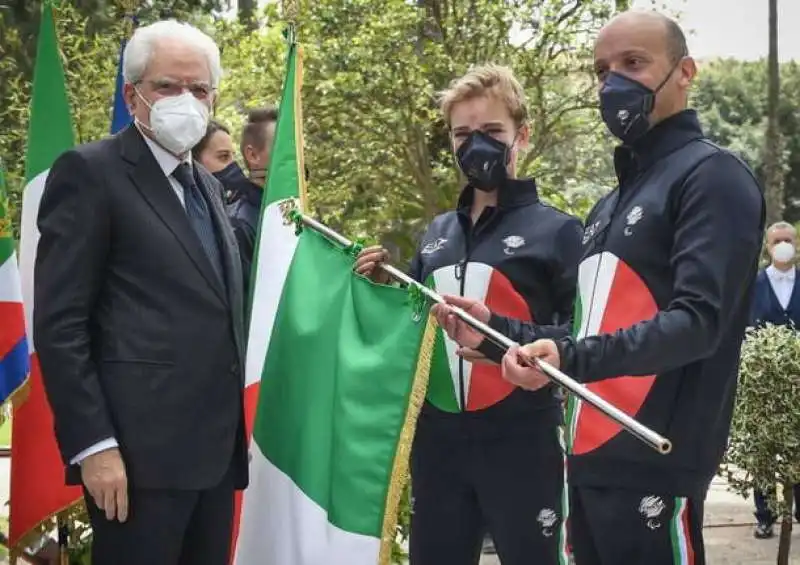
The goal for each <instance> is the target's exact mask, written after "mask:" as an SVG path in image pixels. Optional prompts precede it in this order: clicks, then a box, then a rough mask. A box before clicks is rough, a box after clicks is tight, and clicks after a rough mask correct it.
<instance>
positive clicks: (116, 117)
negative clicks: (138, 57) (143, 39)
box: [111, 39, 131, 135]
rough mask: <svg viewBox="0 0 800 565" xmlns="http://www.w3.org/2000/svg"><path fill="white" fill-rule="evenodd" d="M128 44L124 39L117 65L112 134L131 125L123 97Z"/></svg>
mask: <svg viewBox="0 0 800 565" xmlns="http://www.w3.org/2000/svg"><path fill="white" fill-rule="evenodd" d="M127 44H128V40H127V39H123V40H122V42H121V43H120V46H119V63H118V64H117V80H116V87H115V88H114V107H113V114H112V116H111V134H112V135H113V134H115V133H117V132H118V131H121V130H123V129H125V128H126V127H127V126H128V124H129V123H131V114H130V112H128V105H127V104H125V98H124V97H123V95H122V87H123V86H124V85H125V79H124V77H123V76H122V62H123V56H124V53H125V45H127Z"/></svg>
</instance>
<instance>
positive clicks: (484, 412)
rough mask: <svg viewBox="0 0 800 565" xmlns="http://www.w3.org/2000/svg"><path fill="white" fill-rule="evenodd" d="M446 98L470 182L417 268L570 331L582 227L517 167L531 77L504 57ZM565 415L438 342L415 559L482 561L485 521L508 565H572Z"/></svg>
mask: <svg viewBox="0 0 800 565" xmlns="http://www.w3.org/2000/svg"><path fill="white" fill-rule="evenodd" d="M441 105H442V112H443V116H444V119H445V121H446V123H447V125H448V126H449V128H450V133H451V139H452V144H453V150H454V152H455V156H456V160H457V161H458V164H459V168H460V169H461V170H462V171H463V172H464V173H465V176H466V177H467V179H468V184H467V185H466V187H465V188H464V190H463V192H462V193H461V196H460V198H459V201H458V205H457V208H456V210H455V211H452V212H447V213H445V214H442V215H440V216H437V217H436V218H435V219H434V220H433V221H432V222H431V224H430V226H429V227H428V229H427V232H426V233H425V235H424V236H423V237H422V240H421V243H420V246H419V248H418V251H417V254H416V256H415V257H414V260H413V261H412V266H411V275H412V276H413V278H414V279H416V280H418V281H427V282H429V284H431V285H433V286H434V287H435V288H436V290H438V291H439V292H443V293H449V294H457V295H462V296H468V297H472V298H477V299H480V300H482V301H487V302H488V303H489V304H491V305H492V307H493V308H495V309H496V310H497V311H498V312H500V313H502V314H505V315H506V316H510V317H513V318H519V319H523V320H527V321H536V322H537V323H542V324H547V325H558V324H561V325H562V326H563V327H561V328H558V327H556V328H553V332H552V334H551V335H554V336H556V335H566V333H567V332H568V326H566V324H568V322H569V319H570V316H571V312H572V302H573V297H574V289H575V280H576V279H575V277H576V274H577V260H578V254H579V253H580V247H581V243H580V239H581V237H582V226H581V223H580V221H579V220H577V219H576V218H574V217H572V216H569V215H567V214H564V213H562V212H560V211H558V210H556V209H555V208H552V207H550V206H548V205H546V204H543V203H542V202H541V201H540V200H539V195H538V193H537V189H536V184H535V182H534V181H533V180H532V179H516V178H514V177H515V169H516V158H517V153H518V151H520V150H521V149H523V148H524V147H525V146H526V144H527V142H528V137H529V129H528V125H527V123H526V122H527V111H526V109H525V103H524V94H523V91H522V88H521V86H520V85H519V83H518V82H517V81H516V79H514V77H513V76H512V75H511V72H510V71H509V70H508V69H506V68H504V67H498V66H494V65H487V66H483V67H477V68H473V69H472V70H470V71H469V72H468V73H467V74H466V75H465V76H464V77H462V78H460V79H457V80H455V81H454V82H453V83H452V84H451V85H450V87H449V88H448V89H447V90H446V91H445V92H444V93H443V96H442V102H441ZM386 259H387V255H386V252H385V251H384V250H382V249H380V248H369V249H366V250H365V251H364V252H363V253H362V255H361V256H360V258H359V260H358V261H357V264H356V270H357V271H358V272H361V273H363V274H368V275H370V276H371V277H372V278H373V279H374V280H376V281H378V282H387V280H386V278H382V277H381V273H382V271H381V270H380V269H375V267H376V265H378V264H379V263H380V262H382V261H385V260H386ZM383 377H384V378H391V375H384V376H383ZM562 420H563V414H562V411H561V407H560V403H559V400H558V398H557V397H556V396H555V394H554V390H553V388H552V387H544V388H543V389H541V390H538V391H525V390H522V389H520V388H518V387H515V386H514V385H511V384H510V383H508V382H507V381H504V380H503V379H502V376H501V372H500V367H499V366H496V365H494V366H491V365H486V364H475V365H473V364H471V363H469V362H465V361H464V360H463V359H460V358H459V357H458V356H457V354H456V344H455V343H454V342H452V341H450V340H444V341H440V342H438V343H437V351H436V352H435V354H434V366H433V367H432V369H431V375H430V384H429V390H428V395H427V401H426V403H425V405H424V407H423V409H422V411H421V414H420V417H419V420H418V424H417V433H416V437H415V440H414V447H413V452H412V462H411V465H412V467H411V478H412V496H413V498H414V504H413V513H412V516H411V539H410V554H411V555H410V558H411V565H477V563H478V560H479V557H480V547H481V542H482V539H483V534H484V532H486V531H487V530H488V532H489V533H490V534H491V536H492V538H493V540H494V543H495V547H496V550H497V553H498V555H499V557H500V560H501V561H502V563H503V565H530V564H531V563H537V564H540V565H559V564H561V563H565V555H564V550H565V544H566V540H565V535H564V521H563V510H562V495H563V484H564V469H563V450H562V445H561V441H560V440H561V438H560V434H559V430H560V427H559V425H560V423H561V422H562Z"/></svg>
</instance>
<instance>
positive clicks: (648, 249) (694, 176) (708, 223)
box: [434, 11, 764, 565]
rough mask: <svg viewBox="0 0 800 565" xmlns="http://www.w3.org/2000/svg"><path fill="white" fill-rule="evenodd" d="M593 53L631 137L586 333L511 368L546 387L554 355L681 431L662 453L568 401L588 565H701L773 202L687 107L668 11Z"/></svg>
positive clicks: (590, 266) (507, 360) (598, 223)
mask: <svg viewBox="0 0 800 565" xmlns="http://www.w3.org/2000/svg"><path fill="white" fill-rule="evenodd" d="M594 65H595V71H596V74H597V77H598V80H599V97H600V109H601V114H602V116H603V120H604V121H605V123H606V125H607V126H608V128H609V130H610V131H611V133H613V134H614V135H615V136H616V137H618V138H619V139H620V140H621V141H622V144H621V145H620V146H619V147H617V148H616V150H615V152H614V165H615V168H616V173H617V179H618V181H619V185H618V187H617V188H616V190H614V191H612V192H611V193H609V194H608V195H607V196H605V197H604V198H603V199H601V200H600V202H598V203H597V205H596V206H595V207H594V209H593V210H592V211H591V213H590V214H589V216H588V219H587V221H586V229H585V232H584V236H583V257H582V260H581V262H580V266H579V269H578V297H577V300H576V319H575V327H574V336H570V337H565V338H561V339H555V340H554V339H539V340H536V341H534V342H533V343H532V344H528V345H525V346H523V347H522V348H521V350H520V349H518V348H512V349H511V350H509V351H508V352H507V353H506V354H505V356H504V357H503V358H502V363H503V376H504V378H505V379H506V380H507V381H508V382H510V383H512V384H515V385H517V386H520V387H522V388H524V389H527V390H539V389H540V387H547V386H548V385H549V379H548V378H547V377H546V376H545V375H544V374H543V373H542V372H541V371H539V370H537V369H531V368H528V366H527V364H526V363H525V362H524V360H523V359H521V358H520V355H523V356H524V357H527V358H531V357H534V358H540V359H543V360H544V361H547V362H548V363H550V364H551V365H553V366H555V367H560V368H561V369H562V370H563V371H565V372H566V373H567V374H569V375H571V376H573V377H574V378H575V379H577V380H578V381H579V382H582V383H585V384H586V385H587V386H588V387H589V388H590V389H591V390H593V391H595V392H596V393H598V394H600V396H602V397H604V398H606V399H607V400H609V401H610V402H612V403H614V404H616V405H617V406H619V407H620V408H621V409H623V410H624V411H626V412H627V413H628V414H630V415H632V416H634V417H636V418H637V419H638V420H639V421H641V422H642V423H643V424H644V425H646V426H648V427H650V428H651V429H653V430H655V431H656V432H658V433H660V434H662V435H664V436H665V437H667V438H669V439H670V440H672V443H673V450H672V452H671V453H670V454H668V455H662V454H659V453H657V452H655V451H654V450H653V449H651V448H649V447H647V446H645V445H644V444H642V443H641V442H640V441H638V440H637V439H635V438H634V437H633V436H632V435H630V434H628V433H626V432H625V431H623V430H622V429H621V428H620V426H619V425H617V424H615V423H614V422H613V421H611V420H610V419H608V418H606V417H605V416H603V415H602V414H600V413H599V412H598V411H597V410H595V409H594V408H593V407H591V406H588V405H586V404H583V403H582V402H580V401H579V400H578V399H576V398H574V397H571V398H570V399H569V408H568V415H567V428H568V430H569V438H568V439H569V441H568V459H567V469H568V470H569V473H568V480H569V485H570V496H569V498H570V515H569V524H570V543H571V546H572V549H573V551H574V557H575V562H576V564H577V565H621V564H625V565H666V564H670V565H672V564H675V563H681V564H684V563H689V564H696V565H702V564H703V563H705V554H704V546H703V532H702V525H703V502H704V500H705V495H706V492H707V490H708V486H709V484H710V482H711V479H712V478H713V476H714V474H715V472H716V470H717V468H718V465H719V462H720V460H721V458H722V455H723V453H724V451H725V448H726V447H727V440H728V434H729V431H730V422H731V414H732V411H733V403H734V397H735V393H736V384H737V374H738V366H739V354H740V348H741V343H742V338H743V336H744V331H745V327H746V326H747V323H748V318H749V313H750V300H751V296H752V289H753V282H754V280H755V276H756V271H757V262H758V256H759V254H760V251H761V242H762V237H763V230H764V199H763V195H762V192H761V189H760V187H759V185H758V182H757V181H756V179H755V177H754V176H753V173H752V172H751V171H750V169H748V167H747V166H746V165H745V164H744V163H742V162H741V160H739V159H738V158H737V157H735V156H734V155H732V154H731V153H730V152H728V151H726V150H724V149H722V148H720V147H717V146H716V145H714V144H712V143H711V142H709V141H708V140H707V138H706V137H705V136H704V135H703V132H702V130H701V128H700V124H699V123H698V120H697V115H696V114H695V112H694V111H692V110H688V109H687V103H688V92H689V87H690V85H691V83H692V80H693V79H694V76H695V73H696V67H695V63H694V61H693V60H692V58H691V57H689V54H688V50H687V47H686V39H685V37H684V34H683V32H682V31H681V29H680V27H679V26H678V24H677V23H675V22H674V21H673V20H671V19H669V18H667V17H665V16H663V15H661V14H657V13H655V12H637V11H631V12H625V13H623V14H621V15H619V16H617V17H615V18H614V19H613V20H611V21H610V22H609V23H608V24H607V25H606V26H604V27H603V29H602V30H601V31H600V34H599V36H598V38H597V40H596V42H595V48H594ZM731 226H734V229H731ZM722 234H724V237H723V236H722ZM473 308H474V306H473ZM434 313H435V315H436V316H437V318H438V319H439V321H440V323H441V324H443V325H444V326H445V328H446V329H447V331H448V333H449V334H450V335H453V336H455V337H456V338H457V341H459V343H460V344H461V345H462V347H467V348H469V349H471V348H474V347H480V346H481V343H482V336H479V335H477V334H475V332H473V331H471V330H470V329H469V328H465V327H463V326H464V324H462V323H460V322H459V321H458V320H457V319H456V318H455V316H454V315H453V314H452V312H451V311H450V310H449V308H448V307H447V306H444V307H436V308H434ZM495 359H496V358H495ZM531 480H532V481H533V480H535V479H531Z"/></svg>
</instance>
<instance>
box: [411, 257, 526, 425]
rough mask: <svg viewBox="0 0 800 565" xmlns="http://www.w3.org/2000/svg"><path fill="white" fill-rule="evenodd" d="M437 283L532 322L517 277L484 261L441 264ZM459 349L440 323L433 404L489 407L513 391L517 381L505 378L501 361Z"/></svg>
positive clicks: (451, 408) (454, 409) (434, 277)
mask: <svg viewBox="0 0 800 565" xmlns="http://www.w3.org/2000/svg"><path fill="white" fill-rule="evenodd" d="M462 273H463V277H464V280H463V281H462V280H461V276H462ZM431 283H432V284H433V286H434V288H435V290H436V291H437V292H438V293H439V294H452V295H461V296H466V297H468V298H473V299H475V300H478V301H480V302H483V303H485V304H486V305H487V306H488V307H489V309H490V310H491V311H492V312H495V313H496V314H500V315H502V316H509V317H512V318H516V319H519V320H525V321H532V318H531V313H530V310H529V308H528V305H527V303H526V302H525V300H524V299H523V298H522V296H521V295H520V294H519V293H518V292H517V291H516V289H514V286H513V285H512V284H511V281H510V280H508V278H507V277H506V276H505V275H504V274H503V273H501V272H500V271H498V270H496V269H493V268H492V267H490V266H489V265H486V264H484V263H467V265H466V267H465V268H462V267H461V266H457V265H449V266H447V267H440V268H439V269H437V270H436V271H434V272H433V274H432V275H431V277H430V278H429V279H428V284H431ZM462 283H463V285H464V291H463V293H462V292H461V288H462ZM457 349H458V345H457V344H456V343H455V342H454V341H452V340H451V339H449V338H448V337H447V335H446V334H445V333H444V331H443V330H442V329H441V328H439V330H438V333H437V337H436V346H435V350H434V355H433V360H432V362H431V372H430V382H429V385H428V397H427V398H428V401H429V402H430V403H431V404H433V405H434V406H436V407H437V408H439V409H440V410H445V411H447V412H460V411H463V410H466V411H474V410H481V409H483V408H488V407H489V406H492V405H493V404H496V403H498V402H500V401H501V400H503V399H504V398H506V397H507V396H508V395H509V394H511V392H512V391H513V390H514V385H512V384H510V383H509V382H508V381H505V380H503V377H502V375H501V373H500V367H499V366H497V365H489V364H483V363H481V364H475V365H473V364H472V363H468V362H466V361H464V360H462V359H461V358H460V357H459V356H458V355H456V351H457ZM459 371H461V373H462V374H463V378H464V392H465V400H466V402H465V406H462V405H461V393H460V383H459Z"/></svg>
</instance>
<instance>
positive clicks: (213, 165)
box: [192, 120, 233, 174]
mask: <svg viewBox="0 0 800 565" xmlns="http://www.w3.org/2000/svg"><path fill="white" fill-rule="evenodd" d="M192 157H193V158H194V160H195V161H196V162H198V163H200V164H201V165H203V166H204V167H205V168H206V169H208V172H210V173H212V174H215V173H218V172H220V171H222V170H224V169H225V168H226V167H228V166H230V165H231V164H232V163H233V141H232V140H231V132H230V130H229V129H228V128H227V127H225V126H224V125H222V124H221V123H219V122H218V121H216V120H209V121H208V127H207V128H206V134H205V135H204V136H203V139H201V140H200V141H199V142H198V143H197V145H195V146H194V149H192Z"/></svg>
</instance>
